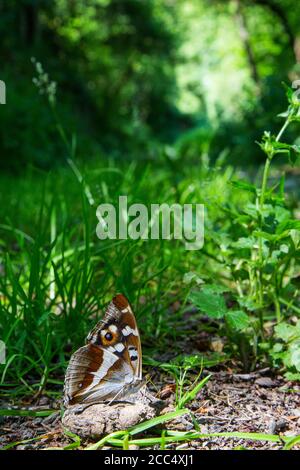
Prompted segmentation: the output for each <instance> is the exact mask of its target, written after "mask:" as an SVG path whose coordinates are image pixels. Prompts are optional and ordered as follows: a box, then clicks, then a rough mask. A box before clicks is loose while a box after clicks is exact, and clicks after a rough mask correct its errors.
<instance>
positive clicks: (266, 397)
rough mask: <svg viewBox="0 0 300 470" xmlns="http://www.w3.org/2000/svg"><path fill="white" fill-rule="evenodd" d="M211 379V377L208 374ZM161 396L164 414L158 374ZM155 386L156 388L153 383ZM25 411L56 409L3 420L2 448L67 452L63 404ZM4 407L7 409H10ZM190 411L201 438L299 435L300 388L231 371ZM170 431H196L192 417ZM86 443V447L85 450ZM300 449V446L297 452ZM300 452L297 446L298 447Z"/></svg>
mask: <svg viewBox="0 0 300 470" xmlns="http://www.w3.org/2000/svg"><path fill="white" fill-rule="evenodd" d="M209 373H211V371H209ZM154 375H155V378H156V379H158V380H157V381H156V383H159V384H160V385H159V386H158V396H159V397H160V398H161V399H163V400H165V403H166V409H165V410H164V412H165V411H168V410H171V409H173V407H174V402H175V393H174V384H172V383H170V381H168V382H167V380H168V379H167V378H166V377H164V376H163V375H162V374H160V373H156V374H154ZM154 383H155V382H154ZM21 406H22V408H24V409H39V410H42V409H49V408H51V409H52V408H54V409H57V412H56V413H54V414H52V415H50V416H48V417H38V418H37V417H0V427H1V435H0V446H1V447H5V446H6V445H8V444H11V443H13V442H20V441H24V440H27V439H32V438H36V437H39V436H40V437H41V438H39V439H38V440H36V441H31V442H27V443H26V442H25V443H24V442H22V443H20V444H16V445H15V446H14V448H15V449H17V450H22V449H47V448H49V447H63V446H66V445H68V444H70V443H71V442H72V440H71V439H70V438H69V437H67V436H66V435H65V434H64V432H63V428H62V424H61V413H60V403H59V402H58V401H53V400H51V399H50V398H48V397H47V396H43V397H40V398H39V400H38V401H35V403H34V404H31V405H30V406H28V405H27V406H25V405H24V404H23V405H22V404H20V405H19V407H21ZM0 407H1V408H2V409H3V408H6V409H7V408H9V407H10V406H9V405H8V404H7V403H3V402H2V403H1V404H0ZM188 407H189V408H190V409H191V411H192V412H193V414H194V416H195V418H196V421H197V423H198V427H199V429H200V431H201V432H202V433H219V432H233V431H238V432H247V433H249V432H251V433H252V432H255V433H264V434H276V435H279V436H295V435H299V434H300V385H299V384H295V383H291V382H286V381H285V380H284V379H283V378H282V377H280V376H276V377H274V376H272V375H271V373H270V371H269V370H268V369H264V370H261V371H257V372H254V373H251V374H238V373H234V372H233V371H231V370H228V369H227V370H226V371H219V372H215V373H212V377H211V379H210V380H209V382H208V383H207V384H206V386H205V387H204V388H203V389H202V390H201V391H200V393H199V394H198V396H197V397H196V399H195V400H194V401H193V402H191V403H190V404H189V405H188ZM167 427H168V428H169V429H176V430H181V431H187V430H189V431H191V430H193V429H194V427H195V425H194V423H193V422H192V420H191V419H190V418H189V417H182V418H179V419H177V420H175V421H173V422H171V423H168V424H167ZM87 444H88V441H82V448H84V447H85V445H87ZM282 446H283V444H281V443H271V442H262V441H249V440H244V439H238V438H236V439H228V438H224V437H218V438H209V439H201V440H196V441H192V442H189V443H184V444H179V445H178V446H172V447H171V448H175V447H176V448H177V449H178V448H179V449H198V450H208V449H233V448H237V447H241V448H247V449H281V448H282ZM298 448H299V449H300V446H298ZM295 449H297V446H295Z"/></svg>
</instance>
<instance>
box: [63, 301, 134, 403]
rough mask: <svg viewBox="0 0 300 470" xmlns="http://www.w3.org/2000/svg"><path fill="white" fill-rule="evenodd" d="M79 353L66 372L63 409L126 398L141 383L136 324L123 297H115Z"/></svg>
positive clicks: (72, 359)
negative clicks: (77, 404) (75, 405)
mask: <svg viewBox="0 0 300 470" xmlns="http://www.w3.org/2000/svg"><path fill="white" fill-rule="evenodd" d="M86 342H87V344H86V345H85V346H83V347H82V348H80V349H78V351H76V352H75V353H74V354H73V355H72V357H71V359H70V363H69V366H68V368H67V372H66V378H65V387H64V405H65V406H70V405H74V404H76V403H83V404H88V405H89V404H93V403H100V402H106V401H113V400H114V399H115V398H116V397H118V399H120V398H121V397H126V395H129V394H130V393H132V392H133V391H135V390H136V389H137V388H139V387H140V385H141V382H142V349H141V341H140V335H139V332H138V328H137V324H136V320H135V317H134V314H133V312H132V309H131V307H130V305H129V302H128V300H127V299H126V297H124V295H122V294H118V295H116V296H115V297H114V298H113V300H112V301H111V303H110V304H109V305H108V307H107V310H106V313H105V315H104V318H103V320H101V321H100V322H99V323H97V325H96V326H95V327H94V329H93V330H92V331H91V332H90V333H89V334H88V336H87V341H86Z"/></svg>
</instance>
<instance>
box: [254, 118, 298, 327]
mask: <svg viewBox="0 0 300 470" xmlns="http://www.w3.org/2000/svg"><path fill="white" fill-rule="evenodd" d="M289 123H290V116H288V117H287V119H286V120H285V122H284V124H283V126H282V127H281V129H280V131H279V132H278V134H277V136H276V138H275V140H276V142H279V140H280V139H281V137H282V135H283V133H284V131H285V130H286V129H287V127H288V125H289ZM274 155H275V151H274V149H273V148H271V149H270V150H269V153H268V154H267V159H266V162H265V166H264V172H263V178H262V185H261V193H260V199H259V213H260V230H261V231H262V230H263V222H264V215H263V209H264V204H265V198H266V192H267V187H268V179H269V173H270V167H271V162H272V160H273V157H274ZM258 258H259V269H258V273H257V278H258V279H259V288H258V292H259V304H260V305H259V307H260V310H261V309H262V308H263V279H262V271H261V270H262V266H263V241H262V238H261V237H260V238H259V241H258ZM274 302H275V308H276V315H277V321H280V318H281V314H280V304H279V302H278V299H277V298H276V301H275V300H274ZM261 322H262V312H261Z"/></svg>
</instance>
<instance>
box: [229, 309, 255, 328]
mask: <svg viewBox="0 0 300 470" xmlns="http://www.w3.org/2000/svg"><path fill="white" fill-rule="evenodd" d="M225 318H226V321H227V323H228V324H229V326H230V327H231V328H232V329H234V330H243V329H244V328H247V326H248V325H249V321H250V318H249V316H248V315H247V314H246V313H245V312H243V311H242V310H228V311H227V312H226V315H225Z"/></svg>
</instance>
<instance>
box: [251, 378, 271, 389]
mask: <svg viewBox="0 0 300 470" xmlns="http://www.w3.org/2000/svg"><path fill="white" fill-rule="evenodd" d="M255 384H256V385H259V386H260V387H267V388H272V387H275V386H276V383H275V382H274V381H273V380H272V379H270V377H259V378H258V379H256V380H255Z"/></svg>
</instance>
